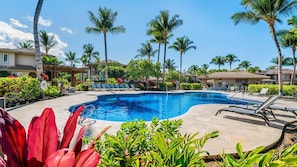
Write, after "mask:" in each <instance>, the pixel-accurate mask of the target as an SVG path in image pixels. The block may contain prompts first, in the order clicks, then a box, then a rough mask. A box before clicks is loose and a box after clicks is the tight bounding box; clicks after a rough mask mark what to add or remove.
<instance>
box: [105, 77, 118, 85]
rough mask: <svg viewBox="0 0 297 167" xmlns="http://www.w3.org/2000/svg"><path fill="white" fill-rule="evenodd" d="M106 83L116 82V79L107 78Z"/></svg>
mask: <svg viewBox="0 0 297 167" xmlns="http://www.w3.org/2000/svg"><path fill="white" fill-rule="evenodd" d="M107 83H108V84H117V83H118V81H117V80H116V79H115V78H108V80H107Z"/></svg>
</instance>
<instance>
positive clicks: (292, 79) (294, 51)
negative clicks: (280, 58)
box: [290, 47, 296, 85]
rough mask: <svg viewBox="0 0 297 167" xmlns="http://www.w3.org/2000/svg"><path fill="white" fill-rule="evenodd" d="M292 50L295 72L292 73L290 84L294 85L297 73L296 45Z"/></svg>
mask: <svg viewBox="0 0 297 167" xmlns="http://www.w3.org/2000/svg"><path fill="white" fill-rule="evenodd" d="M292 52H293V60H292V62H293V72H292V75H291V82H290V85H293V83H294V79H295V73H296V59H295V53H296V47H294V48H292Z"/></svg>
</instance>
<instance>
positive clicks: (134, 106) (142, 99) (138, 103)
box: [69, 92, 248, 121]
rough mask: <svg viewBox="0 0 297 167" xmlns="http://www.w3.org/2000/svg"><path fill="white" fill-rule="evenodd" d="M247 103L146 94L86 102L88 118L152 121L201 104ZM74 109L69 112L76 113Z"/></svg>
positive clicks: (207, 96) (199, 95) (192, 94)
mask: <svg viewBox="0 0 297 167" xmlns="http://www.w3.org/2000/svg"><path fill="white" fill-rule="evenodd" d="M214 103H219V104H247V103H248V101H243V100H236V99H230V98H228V97H227V96H226V95H224V94H221V93H208V92H187V93H168V94H167V93H143V94H114V95H102V96H98V100H96V101H92V102H88V103H84V104H83V105H85V106H87V107H86V109H85V111H84V114H85V116H86V117H89V118H94V119H98V120H108V121H133V120H135V119H138V120H145V121H151V120H152V119H153V118H154V117H158V118H159V119H167V118H172V117H175V116H179V115H182V114H184V113H186V112H187V111H188V110H189V109H190V107H192V106H194V105H199V104H214ZM76 108H77V106H76V107H75V106H72V107H70V108H69V111H75V109H76Z"/></svg>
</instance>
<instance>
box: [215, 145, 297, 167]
mask: <svg viewBox="0 0 297 167" xmlns="http://www.w3.org/2000/svg"><path fill="white" fill-rule="evenodd" d="M264 148H265V147H264V146H261V147H258V148H256V149H254V150H252V151H251V152H243V151H242V150H243V149H242V146H241V144H240V143H237V145H236V151H237V154H238V156H239V158H237V159H236V158H234V157H232V156H231V155H228V154H225V153H223V154H222V155H221V156H222V158H223V161H222V162H220V163H219V164H220V166H222V167H225V166H228V167H229V166H231V167H240V166H245V167H252V166H260V167H262V166H263V167H264V166H275V167H282V166H296V165H297V156H296V151H297V144H295V145H292V146H289V147H287V148H285V149H283V150H281V151H280V152H278V153H276V152H275V150H270V151H269V152H267V153H261V151H263V149H264Z"/></svg>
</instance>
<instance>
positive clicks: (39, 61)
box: [33, 0, 43, 81]
mask: <svg viewBox="0 0 297 167" xmlns="http://www.w3.org/2000/svg"><path fill="white" fill-rule="evenodd" d="M42 4H43V0H38V2H37V5H36V8H35V13H34V19H33V36H34V45H35V59H36V63H35V64H36V74H37V78H38V79H39V80H40V81H41V80H42V76H41V74H42V73H43V64H42V57H41V53H40V45H39V36H38V19H39V15H40V12H41V8H42Z"/></svg>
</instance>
